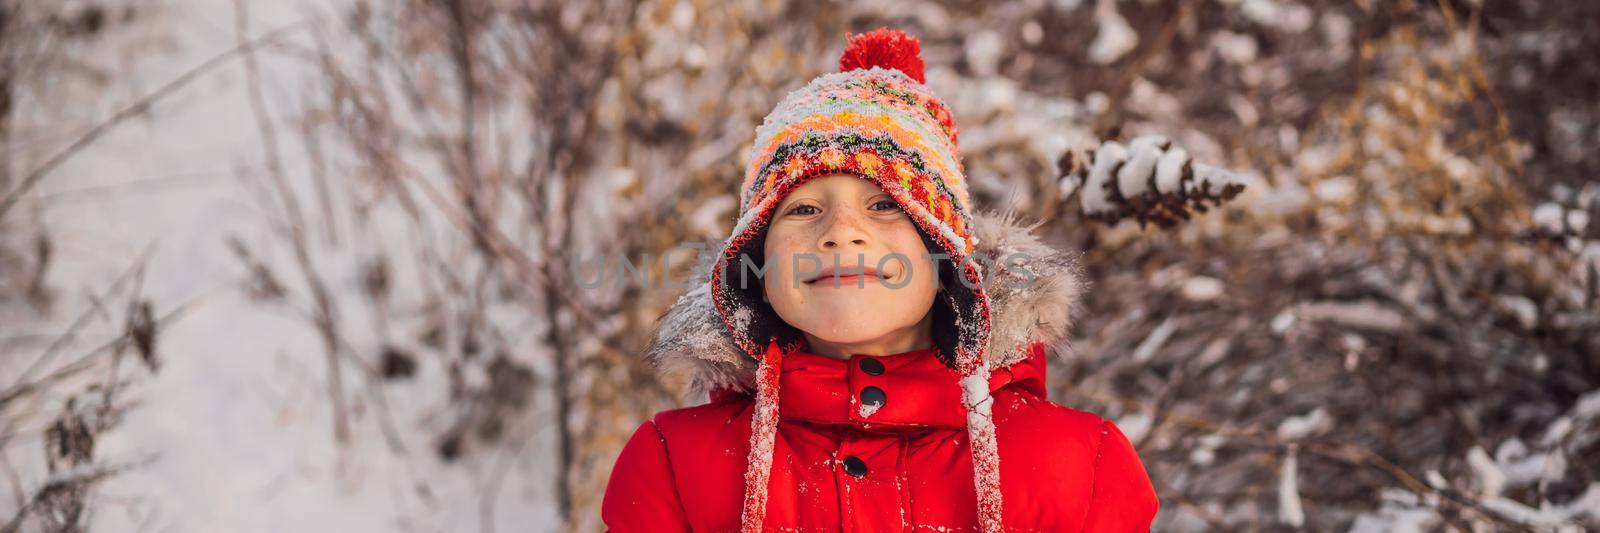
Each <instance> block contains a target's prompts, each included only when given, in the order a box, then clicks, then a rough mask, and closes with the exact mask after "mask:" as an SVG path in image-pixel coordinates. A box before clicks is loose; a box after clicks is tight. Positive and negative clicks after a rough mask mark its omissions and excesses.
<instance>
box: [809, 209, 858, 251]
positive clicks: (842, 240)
mask: <svg viewBox="0 0 1600 533" xmlns="http://www.w3.org/2000/svg"><path fill="white" fill-rule="evenodd" d="M827 224H828V227H827V228H824V230H823V232H822V242H821V243H820V244H821V245H822V248H823V249H825V250H826V249H834V248H839V247H841V246H844V245H846V244H849V245H853V246H866V244H867V232H866V231H865V230H863V229H862V228H861V224H860V222H859V221H857V220H856V219H855V217H854V216H851V215H849V214H840V215H835V216H831V217H829V220H828V222H827Z"/></svg>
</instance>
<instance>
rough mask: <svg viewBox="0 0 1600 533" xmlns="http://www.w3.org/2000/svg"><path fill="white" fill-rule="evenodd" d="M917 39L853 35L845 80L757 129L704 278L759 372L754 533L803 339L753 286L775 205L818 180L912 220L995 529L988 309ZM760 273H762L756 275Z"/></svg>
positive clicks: (828, 79)
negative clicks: (889, 200)
mask: <svg viewBox="0 0 1600 533" xmlns="http://www.w3.org/2000/svg"><path fill="white" fill-rule="evenodd" d="M921 54H922V52H921V45H920V43H918V41H917V40H916V39H915V38H913V37H910V36H908V35H906V34H905V33H904V32H901V31H899V30H893V29H888V28H880V29H877V30H874V31H871V32H867V33H865V34H861V35H855V36H848V44H847V45H846V47H845V50H844V53H843V54H842V55H841V57H840V58H839V69H840V72H836V73H831V74H825V75H822V76H819V77H817V78H815V79H813V80H811V82H810V83H807V84H806V85H805V86H804V87H801V88H800V89H798V90H796V91H794V92H792V93H790V94H789V95H788V96H786V97H785V98H784V99H783V100H782V101H781V102H780V103H779V104H778V106H777V107H776V108H774V109H773V110H772V112H771V113H770V114H768V115H767V117H766V120H765V121H764V122H763V123H762V125H761V126H760V127H759V128H757V129H756V137H755V142H754V144H753V145H752V146H751V155H752V156H753V157H751V158H750V159H751V164H750V167H749V168H748V169H747V170H746V172H745V176H744V181H743V184H742V186H741V188H740V203H739V218H738V221H737V223H736V224H735V226H734V228H733V232H732V234H731V235H730V236H729V237H728V240H727V241H726V242H725V243H724V245H723V249H722V251H721V254H720V255H719V257H718V259H717V262H716V265H715V266H714V267H713V270H712V273H711V286H712V290H711V298H712V300H713V303H714V304H715V307H716V310H717V314H718V315H719V316H720V318H721V319H722V321H723V323H724V324H726V325H727V328H728V331H729V333H730V334H731V336H732V338H733V341H734V343H735V344H736V345H738V346H739V348H741V349H742V350H743V351H744V352H745V353H746V354H747V355H749V356H750V357H752V358H754V359H755V360H756V361H757V363H758V368H757V372H756V378H757V381H756V406H755V416H754V417H753V421H752V426H753V427H752V428H751V429H752V433H751V446H750V456H749V461H748V467H747V470H746V472H745V484H746V486H745V501H744V509H743V514H742V516H741V522H742V525H743V529H744V530H745V531H758V530H760V528H761V523H762V520H763V519H764V518H765V513H766V500H767V482H768V480H769V479H770V473H771V467H772V465H771V463H772V450H773V446H774V439H775V438H776V432H777V423H778V412H777V410H778V405H777V402H778V378H779V371H780V369H781V366H782V356H783V355H784V354H786V353H792V352H793V351H795V350H796V349H798V348H800V347H801V346H802V343H803V342H804V336H803V334H802V333H801V332H800V331H799V330H797V329H796V328H794V327H793V326H790V325H789V324H788V323H786V322H784V321H783V320H782V319H781V318H780V317H779V316H778V314H777V313H776V312H775V311H774V310H773V309H772V307H771V306H770V305H769V304H767V303H766V302H765V301H763V299H762V292H761V283H760V281H759V277H758V276H757V275H756V273H757V268H758V265H759V260H757V259H755V258H759V257H761V254H762V249H763V242H764V239H765V236H766V228H767V224H768V222H770V220H771V217H772V212H773V210H774V209H775V208H776V207H777V205H778V204H779V203H780V202H781V201H782V200H783V198H784V197H785V196H786V195H788V194H789V192H790V191H793V190H794V189H795V188H796V187H799V186H801V185H803V184H805V183H806V182H808V181H810V180H811V179H813V178H816V177H818V176H823V175H829V174H835V173H842V174H850V175H854V176H857V177H860V178H862V179H866V180H870V181H872V182H874V183H875V184H876V185H878V187H879V188H881V189H883V191H884V192H886V193H888V194H889V195H890V196H891V197H893V198H894V200H895V202H897V203H898V204H900V207H901V209H902V210H904V211H905V212H906V213H907V215H909V216H910V218H911V220H912V221H913V222H915V224H916V226H917V229H918V230H919V231H920V232H921V233H922V237H923V239H924V241H925V242H926V243H927V244H928V245H929V246H928V249H929V252H931V253H940V254H945V255H946V256H947V259H944V260H941V261H939V263H940V264H941V268H940V273H939V275H940V280H939V282H940V285H941V287H942V288H943V289H944V290H943V291H942V292H941V293H940V295H941V297H940V298H938V299H936V301H935V303H934V309H933V313H934V325H933V337H934V341H935V344H936V345H937V346H938V348H939V355H940V358H941V361H942V362H944V363H945V364H946V365H948V366H950V367H951V368H953V369H955V370H956V371H957V372H958V373H959V374H960V375H961V376H962V379H961V386H962V389H963V393H962V403H963V407H964V408H965V409H966V411H967V430H968V433H969V436H970V438H971V441H972V453H973V469H974V472H973V473H974V476H975V477H974V479H975V481H976V489H977V495H978V502H977V506H978V516H979V519H980V520H981V522H982V525H983V529H984V530H985V531H998V530H999V524H1000V508H1001V502H1000V488H999V487H1000V486H999V473H1000V469H999V455H998V453H997V451H998V450H997V449H996V447H995V437H994V425H993V424H992V422H991V420H990V404H991V403H992V402H991V399H990V396H989V389H988V379H989V364H988V363H987V362H986V361H985V358H984V353H983V351H984V348H985V346H986V345H987V343H988V340H989V335H990V316H989V298H988V296H987V294H986V293H985V291H984V287H983V284H982V280H983V279H984V277H983V271H982V266H981V265H980V264H979V262H978V261H975V260H974V259H975V258H973V257H971V254H972V251H973V247H974V245H976V244H977V242H976V239H975V237H974V235H973V234H972V232H971V230H970V229H971V228H972V214H971V209H972V205H971V204H972V201H971V198H970V197H969V196H968V194H967V180H966V176H965V175H964V174H963V170H962V165H961V160H960V153H959V151H958V149H957V135H956V125H955V119H954V116H953V115H952V114H951V112H950V109H949V108H948V107H946V106H945V105H944V103H943V102H942V101H940V100H939V98H938V97H936V96H934V94H933V93H932V92H930V91H929V89H928V87H926V86H925V85H923V83H924V82H925V81H926V80H925V79H924V78H923V62H922V56H921ZM763 266H764V265H763Z"/></svg>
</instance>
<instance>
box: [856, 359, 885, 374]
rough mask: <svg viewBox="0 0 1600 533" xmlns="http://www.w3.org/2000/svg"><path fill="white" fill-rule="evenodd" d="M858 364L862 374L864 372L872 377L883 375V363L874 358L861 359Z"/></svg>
mask: <svg viewBox="0 0 1600 533" xmlns="http://www.w3.org/2000/svg"><path fill="white" fill-rule="evenodd" d="M858 364H859V365H860V366H861V371H862V372H866V373H868V374H871V375H874V376H881V375H883V361H879V360H878V359H877V358H875V357H863V358H861V362H860V363H858Z"/></svg>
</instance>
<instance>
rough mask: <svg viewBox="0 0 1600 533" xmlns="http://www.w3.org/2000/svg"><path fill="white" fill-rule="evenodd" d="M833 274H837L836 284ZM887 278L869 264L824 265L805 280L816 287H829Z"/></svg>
mask: <svg viewBox="0 0 1600 533" xmlns="http://www.w3.org/2000/svg"><path fill="white" fill-rule="evenodd" d="M835 275H837V276H838V278H837V279H838V284H837V285H835V284H834V279H835V278H834V276H835ZM887 278H888V276H887V275H885V274H883V273H880V272H878V269H876V268H872V267H869V266H857V267H839V268H834V267H831V266H830V267H824V268H823V269H822V272H819V273H817V275H816V276H814V277H812V278H811V279H808V280H806V285H811V286H813V287H818V286H820V287H830V286H840V287H843V286H845V285H847V284H848V285H857V284H866V283H867V282H879V281H882V280H884V279H887Z"/></svg>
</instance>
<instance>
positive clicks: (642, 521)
mask: <svg viewBox="0 0 1600 533" xmlns="http://www.w3.org/2000/svg"><path fill="white" fill-rule="evenodd" d="M600 519H601V520H602V521H604V522H605V524H606V527H607V528H609V530H610V531H617V532H620V533H630V532H633V531H649V532H652V533H655V532H662V533H666V532H676V531H683V532H687V531H689V519H688V517H687V516H685V515H684V511H683V502H682V501H681V500H679V498H678V488H677V483H675V482H674V481H673V474H672V464H671V463H670V462H668V460H667V441H666V438H665V437H663V436H662V435H661V431H660V430H657V429H656V424H655V422H653V421H649V420H646V421H645V422H644V423H643V424H640V425H639V429H637V430H635V431H634V432H633V437H632V438H629V439H628V443H627V444H626V445H624V446H623V447H622V453H621V455H619V456H618V457H617V463H616V465H614V466H612V468H611V479H610V480H609V481H607V482H606V495H605V499H604V500H602V501H601V503H600Z"/></svg>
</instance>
